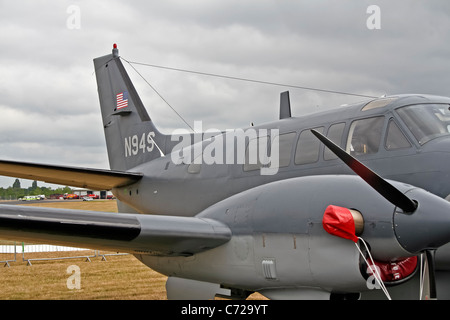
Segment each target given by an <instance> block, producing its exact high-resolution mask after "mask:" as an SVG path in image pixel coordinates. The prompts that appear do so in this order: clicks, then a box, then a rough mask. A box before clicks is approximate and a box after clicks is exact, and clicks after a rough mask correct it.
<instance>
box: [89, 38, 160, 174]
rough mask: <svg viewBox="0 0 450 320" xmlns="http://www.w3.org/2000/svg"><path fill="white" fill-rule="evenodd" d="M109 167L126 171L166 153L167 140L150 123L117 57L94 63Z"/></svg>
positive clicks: (115, 55) (113, 53)
mask: <svg viewBox="0 0 450 320" xmlns="http://www.w3.org/2000/svg"><path fill="white" fill-rule="evenodd" d="M94 66H95V74H96V78H97V86H98V95H99V100H100V107H101V111H102V119H103V127H104V130H105V138H106V145H107V149H108V157H109V164H110V167H111V169H113V170H129V169H131V168H133V167H136V166H137V165H140V164H142V163H145V162H148V161H151V160H153V159H156V158H158V157H160V156H161V152H160V149H159V148H161V151H162V152H164V153H165V151H164V146H165V140H166V136H165V135H163V134H161V133H160V132H159V131H158V130H157V128H156V127H155V126H154V123H153V122H152V120H151V119H150V117H149V115H148V113H147V110H146V109H145V107H144V105H143V103H142V101H141V99H140V98H139V95H138V93H137V91H136V89H135V88H134V85H133V83H132V82H131V80H130V78H129V76H128V74H127V72H126V70H125V68H124V66H123V64H122V61H121V60H120V57H119V51H118V49H117V46H116V45H114V47H113V50H112V54H109V55H106V56H103V57H99V58H96V59H94Z"/></svg>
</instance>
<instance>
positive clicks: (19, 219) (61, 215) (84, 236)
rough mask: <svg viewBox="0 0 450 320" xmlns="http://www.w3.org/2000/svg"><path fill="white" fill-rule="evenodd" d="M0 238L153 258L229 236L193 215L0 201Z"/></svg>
mask: <svg viewBox="0 0 450 320" xmlns="http://www.w3.org/2000/svg"><path fill="white" fill-rule="evenodd" d="M0 238H1V239H10V240H20V241H28V242H35V243H52V244H57V245H68V246H75V247H81V248H91V249H98V250H106V251H116V252H128V253H132V254H148V255H158V256H188V255H192V254H194V253H198V252H201V251H204V250H208V249H212V248H214V247H217V246H219V245H221V244H223V243H225V242H227V241H229V240H230V238H231V231H230V229H229V228H228V227H227V226H225V225H224V224H222V223H220V222H218V221H215V220H211V219H200V218H195V217H173V216H157V215H143V214H121V213H112V212H98V211H84V210H67V209H55V208H41V207H28V206H16V205H0Z"/></svg>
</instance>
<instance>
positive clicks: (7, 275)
mask: <svg viewBox="0 0 450 320" xmlns="http://www.w3.org/2000/svg"><path fill="white" fill-rule="evenodd" d="M27 205H36V206H45V207H57V208H67V209H69V208H70V209H80V210H95V211H110V212H116V211H117V205H116V202H115V201H113V200H106V201H89V202H81V201H61V202H56V203H36V204H27ZM18 240H20V239H18ZM42 255H45V257H52V258H56V257H58V256H66V255H67V253H40V254H33V256H32V258H40V257H42ZM76 255H80V253H76ZM28 257H29V255H28V256H27V258H28ZM1 260H2V259H1V258H0V261H1ZM90 260H91V262H86V259H84V258H76V259H68V260H61V259H59V260H47V261H33V263H32V266H27V263H26V262H24V261H22V255H21V254H18V255H17V261H16V262H11V263H10V267H2V266H1V265H0V286H1V290H0V300H44V299H45V300H71V299H74V300H111V299H121V300H131V299H133V300H137V299H150V300H165V299H166V290H165V282H166V279H167V277H166V276H164V275H161V274H159V273H157V272H155V271H153V270H151V269H150V268H148V267H146V266H145V265H143V264H142V263H141V262H139V261H138V260H137V259H136V258H135V257H134V256H132V255H121V256H108V257H107V261H102V259H101V257H95V258H90ZM72 265H76V266H78V267H79V268H80V280H81V281H80V284H81V286H80V289H68V286H67V281H68V279H69V277H71V275H72V273H67V269H68V268H69V267H70V266H72ZM250 298H251V299H262V298H263V297H262V296H260V295H258V294H254V295H252V296H251V297H250Z"/></svg>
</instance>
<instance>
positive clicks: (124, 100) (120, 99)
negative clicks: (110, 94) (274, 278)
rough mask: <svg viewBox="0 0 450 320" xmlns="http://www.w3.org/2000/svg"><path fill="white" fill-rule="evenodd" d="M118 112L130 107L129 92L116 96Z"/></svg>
mask: <svg viewBox="0 0 450 320" xmlns="http://www.w3.org/2000/svg"><path fill="white" fill-rule="evenodd" d="M116 98H117V110H119V109H122V108H126V107H128V91H124V92H121V93H119V94H117V95H116Z"/></svg>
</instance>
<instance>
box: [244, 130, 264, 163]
mask: <svg viewBox="0 0 450 320" xmlns="http://www.w3.org/2000/svg"><path fill="white" fill-rule="evenodd" d="M268 141H269V137H268V136H264V137H258V138H255V139H251V140H250V141H249V143H248V145H247V149H246V151H245V163H244V171H251V170H258V169H261V167H262V165H263V163H267V161H265V160H266V159H267V142H268ZM261 160H262V161H261Z"/></svg>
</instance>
